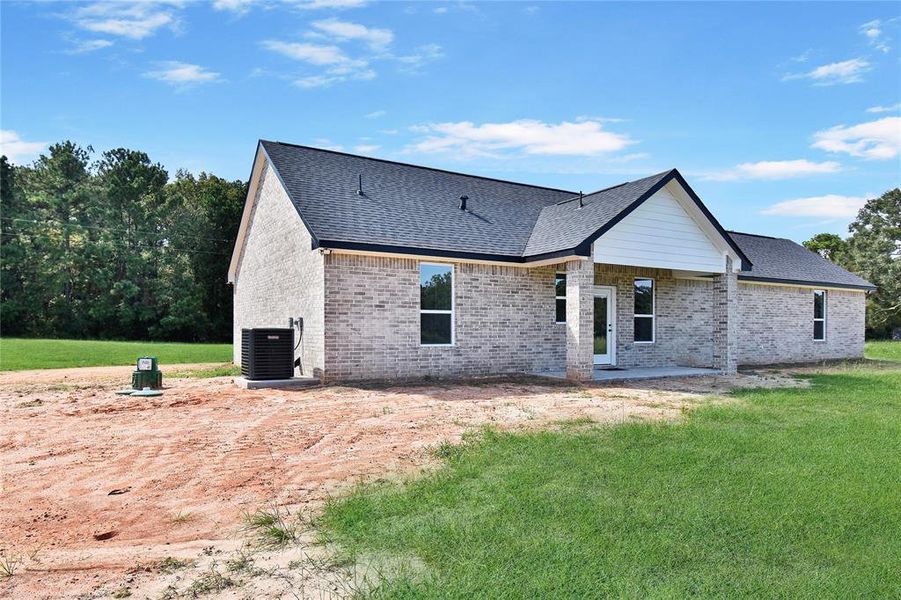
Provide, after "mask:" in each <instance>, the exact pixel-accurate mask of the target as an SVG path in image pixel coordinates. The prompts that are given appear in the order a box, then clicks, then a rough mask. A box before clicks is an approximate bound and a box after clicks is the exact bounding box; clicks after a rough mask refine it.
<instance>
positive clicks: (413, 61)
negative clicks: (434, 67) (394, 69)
mask: <svg viewBox="0 0 901 600" xmlns="http://www.w3.org/2000/svg"><path fill="white" fill-rule="evenodd" d="M443 57H444V49H443V48H442V47H441V46H439V45H438V44H425V45H423V46H419V47H418V48H416V50H415V51H414V52H413V54H407V55H403V56H398V57H396V59H397V61H398V62H400V63H401V64H402V65H403V68H402V70H405V71H417V70H418V69H420V68H421V67H423V66H425V65H426V64H428V63H430V62H433V61H436V60H438V59H439V58H443Z"/></svg>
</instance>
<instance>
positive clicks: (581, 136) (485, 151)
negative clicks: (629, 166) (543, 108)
mask: <svg viewBox="0 0 901 600" xmlns="http://www.w3.org/2000/svg"><path fill="white" fill-rule="evenodd" d="M414 131H417V132H420V133H425V134H427V137H426V138H425V139H423V140H422V141H420V142H417V143H415V144H413V145H411V146H410V147H408V148H407V150H408V151H413V152H427V153H437V152H449V153H453V154H457V155H465V156H479V155H482V156H484V155H491V154H494V153H496V152H497V151H504V150H520V151H522V152H524V153H526V154H541V155H564V156H593V155H597V154H603V153H608V152H615V151H617V150H621V149H623V148H625V147H626V146H628V145H629V144H632V143H634V142H633V141H632V140H631V139H630V138H629V137H628V136H627V135H624V134H619V133H613V132H610V131H605V130H604V129H603V125H602V124H601V123H599V122H597V121H582V122H579V123H571V122H568V121H564V122H562V123H558V124H553V123H544V122H542V121H537V120H533V119H521V120H518V121H511V122H508V123H484V124H481V125H476V124H474V123H472V122H470V121H462V122H459V123H430V124H427V125H421V126H418V127H416V128H414Z"/></svg>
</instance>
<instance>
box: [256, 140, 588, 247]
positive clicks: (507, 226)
mask: <svg viewBox="0 0 901 600" xmlns="http://www.w3.org/2000/svg"><path fill="white" fill-rule="evenodd" d="M261 143H262V145H263V148H264V149H265V150H266V153H267V154H268V155H269V158H270V160H271V161H272V165H273V166H274V167H275V170H276V171H277V172H278V174H279V176H280V178H281V180H282V182H283V183H284V185H285V188H286V190H287V192H288V195H289V197H290V198H291V201H292V202H293V203H294V206H295V207H296V208H297V210H298V212H299V213H300V214H301V217H302V218H303V219H304V221H305V222H306V223H307V226H308V227H309V228H310V229H311V230H312V232H313V235H314V236H315V237H316V238H318V240H319V241H320V242H321V243H322V244H323V245H326V244H325V242H355V243H363V244H377V245H382V246H399V247H404V248H422V249H429V250H443V251H451V252H469V253H477V254H486V255H496V256H507V257H515V258H521V257H522V255H523V250H524V249H525V246H526V243H527V242H528V241H529V236H530V235H531V234H532V230H533V228H534V226H535V221H536V220H537V219H538V215H539V214H540V213H541V210H542V209H543V208H544V207H546V206H548V205H552V204H554V203H556V202H559V201H560V200H564V199H566V198H571V197H572V196H573V192H568V191H564V190H555V189H549V188H542V187H536V186H530V185H524V184H520V183H512V182H507V181H500V180H496V179H488V178H484V177H474V176H471V175H463V174H460V173H451V172H448V171H440V170H437V169H429V168H425V167H418V166H413V165H407V164H402V163H395V162H390V161H385V160H378V159H372V158H364V157H360V156H353V155H349V154H343V153H339V152H331V151H327V150H318V149H314V148H307V147H303V146H293V145H288V144H282V143H278V142H267V141H264V142H261ZM361 176H362V181H363V185H362V189H363V195H358V194H357V188H358V184H359V178H360V177H361ZM462 195H466V196H468V197H469V200H468V201H467V206H468V209H469V210H467V211H463V210H460V208H459V205H460V200H459V198H460V196H462Z"/></svg>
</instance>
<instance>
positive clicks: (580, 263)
mask: <svg viewBox="0 0 901 600" xmlns="http://www.w3.org/2000/svg"><path fill="white" fill-rule="evenodd" d="M593 371H594V263H592V262H591V261H590V260H572V261H569V262H568V263H566V377H567V379H572V380H575V381H591V376H592V373H593Z"/></svg>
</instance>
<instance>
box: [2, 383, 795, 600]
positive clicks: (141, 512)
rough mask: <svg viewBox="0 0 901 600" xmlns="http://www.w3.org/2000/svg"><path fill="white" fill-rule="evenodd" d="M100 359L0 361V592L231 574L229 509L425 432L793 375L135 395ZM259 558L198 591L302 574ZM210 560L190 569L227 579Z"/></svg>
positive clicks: (387, 458) (614, 410)
mask: <svg viewBox="0 0 901 600" xmlns="http://www.w3.org/2000/svg"><path fill="white" fill-rule="evenodd" d="M180 368H182V369H184V367H183V366H180ZM112 369H117V370H116V371H109V370H102V369H94V368H92V369H84V370H79V371H84V372H78V373H73V372H67V373H60V371H63V370H57V373H56V377H55V378H54V377H52V376H49V375H46V374H47V373H48V372H46V371H45V372H43V374H41V375H40V376H33V377H28V376H23V375H22V374H21V373H16V374H3V375H2V376H0V413H2V418H0V460H2V465H3V473H2V476H3V479H2V488H0V505H2V506H3V511H0V531H2V532H3V533H2V536H0V555H2V556H6V557H19V558H20V559H21V560H20V562H19V565H18V568H17V571H16V573H15V575H14V576H12V577H8V578H5V579H3V580H0V596H9V597H15V598H31V597H39V598H60V597H79V596H82V597H107V596H114V595H115V594H116V593H119V594H120V595H122V594H125V592H128V593H129V594H133V596H134V597H160V596H161V595H166V594H167V593H169V592H171V591H172V590H170V589H169V588H168V587H167V586H169V585H173V586H176V587H177V586H179V585H180V586H182V587H180V588H177V589H179V590H181V592H185V591H186V590H188V588H189V587H190V585H193V581H194V579H197V578H199V577H201V575H203V574H204V573H205V572H206V571H205V570H206V569H211V570H213V571H218V572H219V574H220V575H223V576H225V575H227V572H226V571H225V570H223V569H226V565H225V563H226V562H227V561H229V560H232V559H233V558H234V557H235V552H237V551H239V550H240V548H241V547H242V545H243V544H244V543H245V537H246V535H245V533H244V532H242V523H243V521H242V514H245V513H247V512H252V511H254V510H257V509H258V508H259V507H260V506H263V505H266V504H267V503H274V504H277V505H282V506H289V507H293V510H295V511H311V510H315V507H316V506H318V505H319V504H320V503H321V502H322V500H323V499H325V498H326V497H328V496H329V495H334V494H336V493H340V492H341V491H342V490H343V489H346V488H347V487H348V486H349V485H352V484H353V483H356V482H357V481H359V480H361V479H372V478H375V477H383V476H388V475H391V474H398V473H404V472H410V471H411V470H414V469H416V468H420V467H422V466H424V465H427V464H429V463H430V462H431V461H433V460H434V459H433V458H432V454H431V452H430V449H432V448H435V447H437V446H438V445H439V444H441V443H442V442H451V443H456V442H458V441H459V440H460V438H461V435H462V434H463V433H464V432H465V431H467V430H470V429H472V428H475V427H479V426H482V425H492V426H494V427H498V428H534V427H547V426H548V425H549V424H554V423H559V422H561V421H567V420H572V419H590V420H592V421H596V422H609V423H616V422H623V421H628V420H633V419H669V418H676V417H678V415H679V414H680V411H681V410H682V409H683V408H684V407H686V406H690V405H693V404H696V403H698V402H707V401H710V400H709V399H706V398H705V395H707V394H717V393H720V392H723V391H725V390H727V389H731V388H733V387H736V386H744V387H764V386H775V385H780V386H785V385H792V384H794V380H791V379H789V378H786V377H783V376H779V375H773V374H756V375H740V376H737V377H734V378H716V377H703V378H690V379H684V380H679V379H670V380H665V381H640V382H635V383H633V384H629V385H616V384H607V385H598V386H570V385H567V384H562V383H553V382H549V381H545V380H511V381H485V382H477V383H447V384H433V385H415V386H413V385H411V386H395V387H381V388H378V387H370V388H364V387H344V386H330V387H323V388H314V389H307V390H302V391H283V390H240V389H237V388H236V387H235V386H234V385H233V384H232V382H231V380H230V379H229V378H213V379H171V378H170V379H167V380H166V385H167V389H166V390H165V394H164V395H163V396H161V397H151V398H134V397H128V396H126V397H122V396H116V395H115V394H114V390H116V389H118V388H120V387H123V384H125V383H127V381H128V377H129V375H130V371H131V369H130V368H125V369H124V370H123V369H120V368H118V367H113V368H112ZM120 370H121V371H122V372H121V373H120ZM65 371H74V370H65ZM12 375H15V377H12ZM60 375H62V377H60ZM302 548H303V547H301V549H296V550H293V552H301V553H303V552H304V550H303V549H302ZM169 557H171V558H169ZM167 558H168V559H169V560H172V559H176V560H190V561H192V563H191V565H192V566H191V567H187V569H188V571H186V572H185V573H187V572H190V573H191V575H190V577H193V578H194V579H190V580H189V576H188V575H187V574H182V573H181V571H180V570H178V569H176V570H175V571H174V572H168V573H161V572H160V571H159V570H157V569H154V568H142V565H143V566H146V565H148V564H150V565H155V564H160V562H161V561H166V560H167ZM254 561H256V564H257V565H258V566H257V569H258V572H262V573H263V574H264V575H265V573H270V575H271V576H270V577H269V578H268V579H267V578H266V577H262V578H261V579H260V581H268V583H267V584H266V585H262V584H261V587H259V588H253V591H250V589H248V588H247V587H242V586H244V585H245V584H246V583H247V582H248V581H251V580H253V578H250V577H246V576H240V572H237V574H235V573H233V574H232V575H231V576H229V577H228V578H229V580H230V581H231V582H232V583H233V584H234V583H237V584H241V585H236V586H225V587H223V588H222V589H218V590H217V589H211V590H206V591H207V592H210V593H213V594H221V595H224V596H226V597H230V596H232V595H233V596H234V597H247V596H248V595H249V597H268V596H272V597H278V596H279V595H281V594H284V593H285V590H286V589H287V588H290V589H292V590H293V592H291V593H289V594H288V596H289V597H291V596H292V594H294V593H297V588H296V583H297V581H298V580H297V578H296V575H297V574H298V573H300V575H299V577H301V580H304V579H303V578H306V577H308V576H309V574H308V573H304V572H300V571H298V569H299V567H297V564H299V563H297V561H295V563H296V564H295V567H296V568H295V569H294V570H293V571H292V569H291V568H290V566H289V565H290V564H291V554H290V553H288V554H285V553H281V554H279V553H272V554H270V555H265V554H261V555H258V556H257V557H256V558H255V559H254ZM283 563H284V564H283ZM260 565H262V566H260ZM267 569H268V570H267ZM301 571H302V570H301ZM245 573H252V571H246V572H245ZM292 573H293V574H292ZM286 574H288V575H289V576H287V577H286ZM206 577H207V579H203V580H202V581H201V584H203V582H204V581H205V582H206V583H209V584H210V585H211V586H213V587H215V585H213V584H217V582H218V583H219V584H222V585H225V584H224V582H223V581H222V580H219V579H216V577H215V576H214V575H213V574H209V575H208V576H206ZM167 582H168V583H167ZM163 584H165V585H163ZM248 585H249V584H248ZM317 585H319V586H320V587H316V586H311V587H310V590H311V591H309V595H311V596H312V597H320V596H322V595H326V596H327V595H329V594H332V593H334V594H337V595H340V594H341V589H339V587H338V586H337V584H336V583H335V581H328V580H326V581H325V582H324V583H323V582H322V581H320V582H319V583H318V584H317ZM123 586H124V587H123ZM323 586H324V587H323ZM236 587H237V589H235V588H236ZM172 589H176V588H172ZM167 590H168V591H167ZM173 593H174V592H173ZM205 593H206V592H205ZM305 593H306V592H305Z"/></svg>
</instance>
